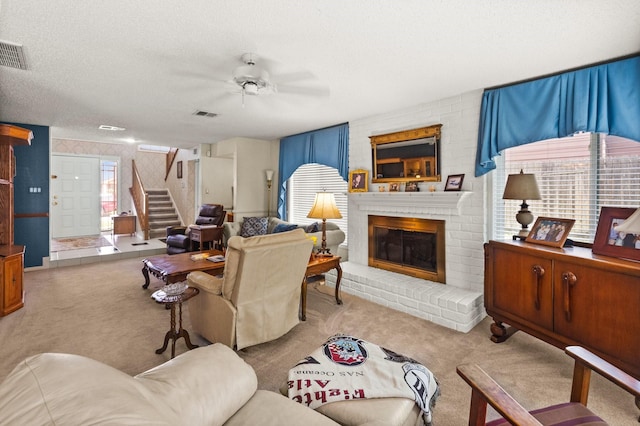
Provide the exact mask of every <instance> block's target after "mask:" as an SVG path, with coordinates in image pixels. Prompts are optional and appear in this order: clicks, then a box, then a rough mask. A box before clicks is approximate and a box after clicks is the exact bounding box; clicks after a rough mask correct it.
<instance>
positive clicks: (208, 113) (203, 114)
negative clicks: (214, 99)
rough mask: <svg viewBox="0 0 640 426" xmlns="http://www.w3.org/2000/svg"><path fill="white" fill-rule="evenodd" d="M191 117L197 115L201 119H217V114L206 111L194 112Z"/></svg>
mask: <svg viewBox="0 0 640 426" xmlns="http://www.w3.org/2000/svg"><path fill="white" fill-rule="evenodd" d="M193 115H199V116H201V117H212V118H213V117H217V116H218V114H216V113H215V112H207V111H196V112H194V113H193Z"/></svg>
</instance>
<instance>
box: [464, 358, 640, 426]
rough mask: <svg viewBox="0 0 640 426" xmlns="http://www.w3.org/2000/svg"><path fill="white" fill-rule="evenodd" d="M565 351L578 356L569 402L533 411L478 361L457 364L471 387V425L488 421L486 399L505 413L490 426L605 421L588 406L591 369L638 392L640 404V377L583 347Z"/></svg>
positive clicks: (572, 423) (601, 422)
mask: <svg viewBox="0 0 640 426" xmlns="http://www.w3.org/2000/svg"><path fill="white" fill-rule="evenodd" d="M565 352H566V353H567V354H568V355H569V356H571V357H572V358H574V359H575V366H574V369H573V384H572V387H571V399H570V402H568V403H563V404H557V405H553V406H551V407H546V408H541V409H538V410H534V411H531V412H528V411H527V410H526V409H525V408H523V407H522V406H521V405H520V404H519V403H518V402H517V401H516V400H515V399H513V398H512V397H511V396H510V395H509V394H508V393H507V392H506V391H505V390H504V389H502V387H500V385H499V384H498V383H496V382H495V381H494V380H493V379H492V378H491V377H489V375H488V374H487V373H485V372H484V371H483V370H482V369H481V368H480V367H479V366H477V365H475V364H463V365H460V366H458V368H457V369H456V371H457V372H458V374H459V375H460V376H461V377H462V378H463V379H464V381H465V382H467V383H468V384H469V386H471V388H472V389H471V410H470V413H469V425H470V426H471V425H473V426H479V425H485V420H486V415H487V403H488V404H489V405H491V406H492V407H493V408H494V409H495V410H496V411H497V412H498V413H500V415H501V416H502V417H504V419H498V420H494V421H492V422H489V423H486V424H487V425H490V426H498V425H508V424H512V425H518V426H520V425H522V426H529V425H537V426H539V425H553V424H557V422H558V420H559V419H562V420H563V421H565V422H566V423H563V424H571V425H580V424H583V423H588V424H589V425H599V424H603V425H606V424H607V423H606V422H604V421H603V420H602V419H600V417H598V416H597V415H596V414H595V413H593V412H592V411H591V410H589V409H588V408H587V398H588V396H589V381H590V379H591V371H592V370H593V371H595V372H597V373H599V374H600V375H602V376H603V377H605V378H606V379H608V380H610V381H611V382H613V383H615V384H616V385H618V386H620V387H621V388H623V389H625V390H627V391H629V392H630V393H631V394H633V395H635V397H636V404H638V401H640V381H638V380H637V379H635V378H633V377H631V376H630V375H628V374H627V373H625V372H623V371H622V370H620V369H619V368H617V367H615V366H613V365H611V364H610V363H608V362H606V361H604V360H603V359H601V358H600V357H598V356H596V355H594V354H593V353H591V352H589V351H588V350H586V349H584V348H582V347H579V346H568V347H567V348H566V349H565Z"/></svg>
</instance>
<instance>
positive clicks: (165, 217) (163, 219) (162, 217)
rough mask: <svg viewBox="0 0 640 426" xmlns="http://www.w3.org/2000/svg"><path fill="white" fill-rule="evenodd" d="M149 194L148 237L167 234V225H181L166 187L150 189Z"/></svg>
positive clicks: (161, 236)
mask: <svg viewBox="0 0 640 426" xmlns="http://www.w3.org/2000/svg"><path fill="white" fill-rule="evenodd" d="M147 194H149V238H164V237H166V236H167V226H179V225H181V223H180V219H179V218H178V213H177V212H176V209H175V207H174V205H173V202H172V201H171V197H169V192H168V191H167V190H166V189H150V190H147Z"/></svg>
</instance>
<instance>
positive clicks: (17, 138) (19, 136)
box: [0, 124, 33, 145]
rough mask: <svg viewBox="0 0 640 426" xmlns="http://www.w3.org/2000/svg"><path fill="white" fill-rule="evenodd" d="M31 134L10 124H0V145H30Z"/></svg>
mask: <svg viewBox="0 0 640 426" xmlns="http://www.w3.org/2000/svg"><path fill="white" fill-rule="evenodd" d="M31 139H33V132H31V130H28V129H23V128H22V127H18V126H12V125H10V124H0V144H7V145H31Z"/></svg>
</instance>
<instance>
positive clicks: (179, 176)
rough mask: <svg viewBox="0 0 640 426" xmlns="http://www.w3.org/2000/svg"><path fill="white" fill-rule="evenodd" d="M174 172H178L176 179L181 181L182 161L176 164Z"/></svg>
mask: <svg viewBox="0 0 640 426" xmlns="http://www.w3.org/2000/svg"><path fill="white" fill-rule="evenodd" d="M176 171H177V172H178V179H182V161H178V162H177V163H176Z"/></svg>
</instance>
